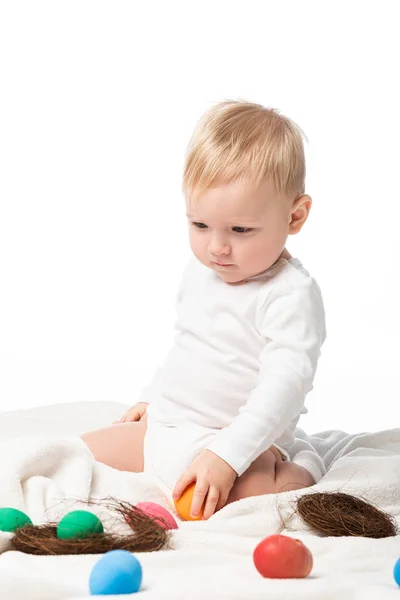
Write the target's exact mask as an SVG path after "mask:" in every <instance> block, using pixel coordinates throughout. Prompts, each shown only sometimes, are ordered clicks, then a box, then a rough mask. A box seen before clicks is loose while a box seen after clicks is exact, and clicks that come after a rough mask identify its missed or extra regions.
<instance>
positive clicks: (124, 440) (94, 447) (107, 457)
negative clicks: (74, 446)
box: [81, 420, 146, 473]
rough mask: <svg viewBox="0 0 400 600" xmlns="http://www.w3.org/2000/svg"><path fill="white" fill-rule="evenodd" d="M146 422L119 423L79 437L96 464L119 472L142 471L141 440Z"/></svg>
mask: <svg viewBox="0 0 400 600" xmlns="http://www.w3.org/2000/svg"><path fill="white" fill-rule="evenodd" d="M145 433H146V421H144V420H141V421H135V422H132V423H120V424H118V425H112V426H110V427H104V428H103V429H96V430H95V431H89V432H88V433H84V434H83V435H81V439H82V440H83V441H84V442H85V444H86V445H87V446H88V448H89V450H90V451H91V452H92V454H93V456H94V457H95V459H96V460H97V461H98V462H101V463H104V464H105V465H109V466H110V467H113V468H114V469H118V470H119V471H132V472H133V473H141V472H142V471H143V440H144V435H145Z"/></svg>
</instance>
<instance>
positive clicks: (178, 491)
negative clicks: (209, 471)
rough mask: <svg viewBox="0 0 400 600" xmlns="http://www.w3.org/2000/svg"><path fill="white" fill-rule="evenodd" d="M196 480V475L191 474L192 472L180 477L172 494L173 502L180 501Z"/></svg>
mask: <svg viewBox="0 0 400 600" xmlns="http://www.w3.org/2000/svg"><path fill="white" fill-rule="evenodd" d="M195 479H196V477H195V475H194V474H193V473H190V471H186V472H185V473H183V475H181V476H180V477H179V479H178V481H177V482H176V484H175V487H174V491H173V493H172V498H173V500H178V499H179V498H180V497H181V496H182V494H183V492H184V491H185V490H186V488H187V486H188V485H190V484H191V483H192V481H195Z"/></svg>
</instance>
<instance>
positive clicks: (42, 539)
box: [12, 501, 170, 555]
mask: <svg viewBox="0 0 400 600" xmlns="http://www.w3.org/2000/svg"><path fill="white" fill-rule="evenodd" d="M114 510H115V511H116V512H117V513H119V514H120V515H121V516H122V517H123V519H124V520H125V521H126V522H127V523H128V525H129V526H130V527H131V529H132V530H133V533H132V534H131V535H117V534H113V533H106V532H104V533H96V534H92V535H89V536H87V537H84V538H75V539H69V540H63V539H58V537H57V525H55V524H46V525H25V526H24V527H21V529H18V530H17V531H16V532H15V535H14V537H13V538H12V545H13V548H14V549H15V550H18V551H19V552H25V553H26V554H52V555H62V554H103V553H105V552H109V551H110V550H128V551H129V552H154V551H157V550H162V549H163V548H167V547H169V541H170V533H169V531H167V530H166V529H165V528H164V527H162V526H161V525H160V524H159V523H157V520H156V519H152V518H151V517H149V516H148V515H146V514H145V513H144V512H143V511H141V510H140V509H139V508H136V507H135V506H133V505H131V504H129V503H128V502H120V501H117V502H116V504H115V506H114ZM160 520H161V519H160V518H159V519H158V521H160Z"/></svg>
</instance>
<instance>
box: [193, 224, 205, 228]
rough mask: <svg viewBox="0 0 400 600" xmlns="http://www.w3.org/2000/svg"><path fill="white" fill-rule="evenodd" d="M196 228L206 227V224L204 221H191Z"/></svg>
mask: <svg viewBox="0 0 400 600" xmlns="http://www.w3.org/2000/svg"><path fill="white" fill-rule="evenodd" d="M193 225H194V226H195V227H197V229H207V225H206V224H205V223H193Z"/></svg>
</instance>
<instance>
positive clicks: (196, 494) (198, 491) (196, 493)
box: [190, 479, 209, 518]
mask: <svg viewBox="0 0 400 600" xmlns="http://www.w3.org/2000/svg"><path fill="white" fill-rule="evenodd" d="M208 489H209V485H208V482H207V481H205V480H204V479H198V480H197V481H196V485H195V486H194V490H193V498H192V506H191V508H190V516H191V517H193V518H196V517H198V516H199V514H200V511H201V508H202V506H203V504H204V500H205V497H206V496H207V492H208Z"/></svg>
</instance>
